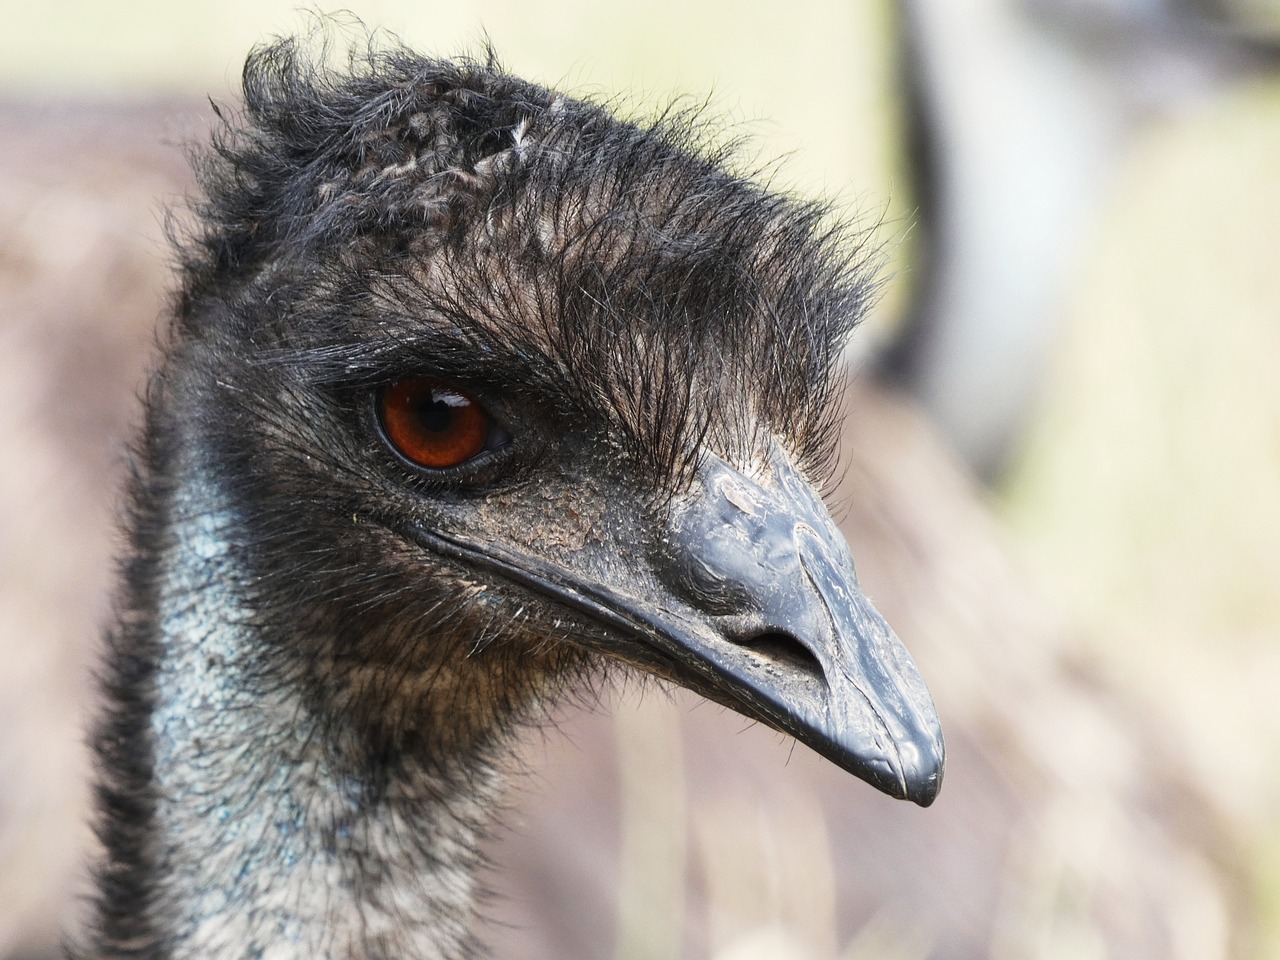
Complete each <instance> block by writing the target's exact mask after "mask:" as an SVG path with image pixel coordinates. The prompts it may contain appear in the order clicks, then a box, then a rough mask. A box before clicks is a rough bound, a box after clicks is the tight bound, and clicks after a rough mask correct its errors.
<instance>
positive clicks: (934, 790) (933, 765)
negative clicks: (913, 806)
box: [902, 733, 946, 807]
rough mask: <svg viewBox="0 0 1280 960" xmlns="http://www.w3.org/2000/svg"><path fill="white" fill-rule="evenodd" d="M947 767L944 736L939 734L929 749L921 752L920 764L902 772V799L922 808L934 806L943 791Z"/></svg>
mask: <svg viewBox="0 0 1280 960" xmlns="http://www.w3.org/2000/svg"><path fill="white" fill-rule="evenodd" d="M945 766H946V749H945V748H944V746H943V743H942V735H941V733H938V734H936V735H935V737H934V739H933V741H932V742H931V743H930V744H929V745H928V747H927V748H925V750H923V751H921V754H920V756H919V760H918V762H917V763H916V764H914V765H913V766H912V767H910V768H908V769H904V770H903V771H902V786H903V793H902V799H904V800H910V801H912V802H913V803H917V804H919V805H920V806H922V807H927V806H929V805H930V804H932V803H933V801H934V800H936V799H937V797H938V793H939V792H940V791H941V790H942V774H943V769H944V767H945Z"/></svg>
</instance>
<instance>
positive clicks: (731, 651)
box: [655, 457, 944, 806]
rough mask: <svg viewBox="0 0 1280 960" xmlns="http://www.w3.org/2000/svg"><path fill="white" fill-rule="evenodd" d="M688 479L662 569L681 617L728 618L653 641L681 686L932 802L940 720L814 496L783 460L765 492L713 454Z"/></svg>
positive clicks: (886, 787)
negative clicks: (691, 486) (682, 608)
mask: <svg viewBox="0 0 1280 960" xmlns="http://www.w3.org/2000/svg"><path fill="white" fill-rule="evenodd" d="M698 480H699V481H700V482H699V483H698V484H697V485H696V487H695V490H694V491H693V492H692V493H691V494H690V495H689V496H688V497H687V498H686V499H685V500H684V501H683V502H682V503H679V504H677V505H676V507H675V509H674V512H673V514H672V519H671V522H670V528H669V529H670V533H669V544H668V545H669V547H670V551H669V553H667V555H666V561H667V562H666V563H665V564H663V563H661V562H660V563H659V566H665V567H666V575H665V576H663V577H662V578H663V579H664V580H665V581H666V582H667V583H668V584H669V586H670V588H671V589H672V592H673V593H674V594H675V595H676V597H678V598H679V599H681V600H683V601H684V602H685V603H686V604H688V605H689V607H691V608H693V609H699V610H702V611H707V610H709V609H710V610H715V609H719V610H723V611H724V612H723V613H719V614H707V613H705V612H704V613H702V615H700V616H699V615H696V614H695V615H694V616H693V617H691V620H692V621H693V622H692V623H690V622H689V621H686V628H685V629H683V630H679V629H677V630H673V629H670V627H668V629H667V630H663V631H661V632H655V640H656V642H657V643H658V644H659V645H660V646H661V647H662V648H663V652H664V653H666V654H667V655H668V656H670V657H671V658H673V659H675V660H676V661H678V662H679V663H680V664H681V665H682V666H683V667H684V670H683V671H681V672H682V674H683V676H681V677H680V679H681V681H682V682H684V683H685V684H686V685H688V686H692V687H694V688H695V689H697V690H698V691H699V692H701V693H702V694H703V695H704V696H707V697H709V698H711V699H714V700H716V701H717V702H720V703H723V704H725V705H727V706H731V707H733V708H734V709H736V710H738V711H739V712H742V713H745V714H747V715H748V716H752V717H756V718H758V719H761V720H763V721H764V722H766V723H768V724H769V725H770V726H772V727H775V728H777V729H779V730H782V731H784V732H786V733H789V734H791V735H792V736H794V737H795V738H796V739H797V740H800V741H801V742H802V743H805V744H807V745H808V746H810V747H812V748H813V749H814V750H815V751H817V752H818V753H819V754H821V755H823V756H825V757H826V758H827V759H829V760H831V761H833V762H834V763H836V764H838V765H839V766H841V767H843V768H844V769H846V770H848V771H850V772H851V773H853V774H855V775H856V776H859V777H861V778H862V779H864V780H866V781H867V782H868V783H870V784H872V785H873V786H875V787H877V788H879V789H880V790H883V791H884V792H885V793H888V794H890V795H892V796H895V797H898V798H900V799H904V800H913V801H915V802H916V803H918V804H920V805H921V806H928V805H929V804H930V803H932V802H933V799H934V797H936V796H937V793H938V790H939V788H940V787H941V785H942V770H943V761H944V748H943V742H942V731H941V729H940V726H939V723H938V716H937V713H936V711H935V710H934V706H933V702H932V700H931V699H930V696H929V692H928V690H926V689H925V685H924V681H923V680H922V679H921V677H920V673H919V671H918V670H917V669H916V666H915V664H914V663H913V662H912V661H911V658H910V656H909V655H908V654H907V651H906V649H905V648H904V647H903V645H902V643H901V642H900V641H899V640H898V638H897V637H896V636H895V635H894V633H893V631H892V630H891V629H890V628H889V626H888V624H886V623H885V621H884V619H883V618H882V617H881V616H880V614H879V613H877V612H876V610H875V608H874V607H872V605H871V603H870V601H869V600H868V599H867V598H866V596H865V595H863V593H862V591H861V590H860V589H859V587H858V580H857V577H856V575H855V574H854V568H853V558H852V556H851V555H850V552H849V548H848V545H847V544H846V543H845V540H844V537H843V536H842V535H841V534H840V532H839V531H838V530H837V529H836V526H835V523H834V521H833V520H832V519H831V515H830V514H829V513H828V512H827V509H826V507H825V506H824V505H823V503H822V501H821V499H820V498H819V497H818V494H817V492H816V491H815V490H814V489H813V488H812V487H811V486H810V485H809V484H808V483H807V482H806V481H805V480H804V479H803V478H801V477H800V476H799V474H797V473H796V471H795V470H794V469H793V468H792V467H791V466H790V464H788V463H787V462H785V461H784V460H782V459H781V458H778V459H776V460H775V462H774V464H773V470H772V476H771V477H767V478H765V479H764V482H757V481H756V480H754V479H751V478H748V477H746V476H744V475H743V474H742V473H740V472H739V471H737V470H735V469H734V468H732V467H730V466H729V465H728V464H726V463H725V462H724V461H722V460H719V459H717V458H714V457H713V458H709V459H708V460H707V461H706V462H705V463H704V465H703V466H702V468H701V470H700V472H699V476H698ZM681 619H684V618H681ZM699 621H700V622H699ZM689 627H693V629H689Z"/></svg>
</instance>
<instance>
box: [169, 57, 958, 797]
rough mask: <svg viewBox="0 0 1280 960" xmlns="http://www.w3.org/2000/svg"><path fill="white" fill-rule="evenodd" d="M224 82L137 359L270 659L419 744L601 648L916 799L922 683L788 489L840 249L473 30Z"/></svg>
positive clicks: (332, 703) (510, 718)
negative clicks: (493, 56)
mask: <svg viewBox="0 0 1280 960" xmlns="http://www.w3.org/2000/svg"><path fill="white" fill-rule="evenodd" d="M245 92H246V110H245V116H244V118H243V121H242V122H240V123H239V124H238V125H231V124H229V125H228V127H227V128H226V129H225V130H224V131H223V133H222V134H221V135H220V136H219V138H218V140H217V141H216V143H215V151H214V154H213V157H212V159H211V160H209V161H208V162H207V163H206V164H205V166H204V169H203V170H202V184H203V188H204V191H205V200H204V202H203V205H202V206H201V207H200V209H199V212H200V214H201V220H200V226H199V228H198V231H197V235H196V237H195V239H194V241H193V242H192V243H190V244H189V245H188V246H187V248H186V251H185V254H186V263H185V286H184V290H183V294H182V297H181V299H180V304H179V307H180V309H179V322H178V324H177V327H176V334H175V340H174V343H173V345H172V346H171V349H170V358H171V359H170V372H169V375H168V379H167V381H166V384H165V386H164V387H163V389H164V390H166V391H167V392H168V393H169V394H170V395H171V399H170V400H169V401H168V405H169V407H170V409H173V410H175V411H176V414H177V415H176V416H175V417H174V418H173V420H174V422H175V423H181V424H182V426H181V428H175V430H180V431H181V432H182V433H183V435H185V436H196V437H199V438H201V443H200V444H199V445H193V446H198V447H199V448H200V449H202V450H204V451H205V453H203V454H201V458H202V459H201V463H202V464H203V467H202V469H204V470H206V471H208V472H210V473H211V475H212V476H214V477H215V478H216V480H217V482H218V484H219V485H220V487H221V488H222V489H224V490H225V491H227V496H228V497H229V498H230V501H231V503H232V505H233V509H232V511H231V512H232V514H233V515H234V516H235V517H236V518H237V521H238V522H239V523H240V524H241V527H242V529H243V531H244V533H243V535H242V538H241V540H240V541H239V542H238V543H237V550H238V552H239V556H240V557H241V558H242V560H243V562H244V564H245V569H246V571H247V573H246V579H245V584H246V590H247V591H248V592H249V593H250V594H251V595H252V596H253V597H254V598H255V599H254V602H253V604H252V605H251V606H252V609H253V610H254V611H255V613H254V616H255V617H257V618H258V619H259V620H260V621H262V622H263V623H267V624H274V625H276V626H277V627H280V628H281V629H277V630H275V631H274V633H273V634H272V635H273V636H275V637H276V638H277V639H275V640H273V641H270V643H269V644H268V647H269V648H268V649H266V650H264V658H266V660H265V661H264V662H271V663H284V664H285V665H286V666H287V669H288V670H290V671H291V673H290V676H293V677H297V678H298V679H300V680H301V681H302V682H304V683H306V684H307V686H308V689H309V690H310V691H311V692H312V702H314V704H315V705H316V709H318V710H321V711H324V712H325V713H326V715H328V716H331V717H334V718H340V719H341V721H342V722H341V723H340V724H339V725H340V726H341V725H342V724H347V725H348V726H350V728H351V729H353V730H356V731H358V737H357V739H360V740H361V742H364V743H367V744H374V745H376V747H377V749H378V750H379V752H380V755H387V756H391V755H395V754H396V753H397V752H399V751H405V750H412V751H415V752H418V753H420V754H423V755H426V756H431V757H443V756H446V755H448V754H450V753H451V752H457V751H459V750H462V751H468V750H480V751H483V750H485V749H489V748H491V747H493V746H495V745H496V744H497V743H498V742H499V740H500V735H501V734H502V733H503V732H504V731H505V730H507V729H508V728H509V727H510V726H511V725H512V723H513V722H514V721H516V720H519V719H522V718H525V717H527V716H528V715H529V714H530V713H533V712H536V711H537V709H538V708H539V705H540V704H542V703H545V702H546V701H548V700H549V699H551V698H552V697H553V696H554V695H555V694H556V693H557V692H559V691H560V690H561V689H562V688H563V687H564V686H565V685H566V683H567V682H569V681H577V680H578V679H580V677H581V675H582V674H584V673H590V672H593V671H597V670H599V669H600V667H601V665H602V664H604V663H608V662H622V663H626V664H630V665H633V666H635V667H638V668H639V669H640V670H642V671H646V672H648V673H650V674H654V675H657V676H659V677H662V678H666V679H668V680H670V681H673V682H675V683H678V684H681V685H683V686H686V687H689V688H692V689H693V690H695V691H697V692H699V693H701V694H703V695H704V696H706V697H709V698H711V699H712V700H715V701H718V702H719V703H721V704H724V705H727V706H729V707H731V708H732V709H734V710H737V711H739V712H741V713H743V714H745V715H746V716H748V717H751V718H754V719H757V720H759V721H762V722H764V723H766V724H768V725H770V726H772V727H774V728H776V729H778V730H781V731H785V732H786V733H789V734H792V735H793V736H795V737H796V738H797V739H799V740H801V741H802V742H804V743H806V744H808V745H810V746H811V747H813V748H814V749H815V750H817V751H818V752H819V753H821V754H823V755H824V756H826V757H828V758H830V759H831V760H833V761H834V762H836V763H838V764H839V765H841V766H842V767H845V768H847V769H848V770H850V771H852V772H854V773H855V774H857V775H858V776H860V777H862V778H864V779H866V780H868V781H869V782H871V783H872V784H874V785H875V786H877V787H879V788H880V789H882V790H884V791H886V792H888V793H891V794H893V795H895V796H898V797H904V798H909V799H912V800H915V801H917V802H919V803H922V804H927V803H929V802H930V801H931V800H932V799H933V797H934V795H935V794H936V792H937V789H938V786H939V784H940V780H941V772H942V757H943V748H942V739H941V734H940V732H939V728H938V723H937V718H936V716H935V714H934V710H933V706H932V704H931V702H930V700H929V696H928V693H927V692H926V690H925V688H924V685H923V683H922V681H921V679H920V677H919V675H918V673H917V671H916V668H915V667H914V665H913V664H912V662H911V661H910V659H909V657H908V656H907V654H906V652H905V650H904V649H903V647H902V645H901V644H900V643H899V641H898V640H897V638H896V637H895V636H894V634H893V633H892V631H891V630H890V629H889V627H888V626H886V624H885V622H884V621H883V620H882V619H881V617H880V616H879V615H878V614H877V613H876V611H875V610H874V609H873V608H872V606H871V604H870V603H869V602H868V601H867V599H866V597H865V596H864V595H863V594H862V593H861V592H860V590H859V588H858V582H857V578H856V576H855V574H854V567H853V561H852V559H851V557H850V554H849V550H848V547H847V546H846V544H845V542H844V540H843V538H842V537H841V535H840V533H839V532H838V531H837V529H836V527H835V525H834V523H833V522H832V519H831V517H830V515H829V514H828V513H827V510H826V509H825V507H824V506H823V505H822V502H821V499H820V497H819V495H818V494H817V493H816V492H815V490H814V487H813V486H812V485H811V483H812V482H813V481H815V480H820V479H821V478H823V477H824V476H825V474H826V472H827V471H828V469H829V460H830V459H831V452H832V448H833V445H834V441H835V436H836V433H835V426H834V423H833V420H832V416H833V401H834V398H835V394H836V392H837V384H838V382H839V359H840V353H841V348H842V345H843V342H844V340H845V338H846V335H847V334H848V332H849V330H850V329H851V327H852V326H853V324H854V322H855V321H856V320H857V319H858V318H859V316H860V315H861V313H862V312H863V310H864V308H865V305H866V302H867V299H868V296H869V289H870V286H871V280H870V278H869V275H868V272H867V269H866V260H867V257H866V255H865V253H864V252H863V251H862V250H861V249H860V248H859V245H858V244H857V243H856V242H851V240H850V237H849V236H848V235H847V234H846V233H844V232H842V231H841V230H839V229H836V228H832V227H830V226H829V225H827V218H826V216H825V211H823V210H822V209H820V208H818V207H815V206H812V205H806V204H803V203H796V202H794V201H792V200H789V199H785V198H782V197H779V196H777V195H774V194H771V193H769V192H767V191H765V190H763V189H762V188H760V187H758V186H756V185H754V184H752V183H750V182H748V181H746V180H744V179H742V178H740V177H738V176H735V175H734V174H733V173H731V172H728V171H727V170H726V169H725V167H724V161H725V159H726V157H725V155H724V154H723V153H721V152H717V151H716V150H715V149H713V148H712V147H710V146H709V145H708V144H707V143H706V142H705V138H702V137H701V136H700V133H699V126H698V123H697V120H696V118H691V117H688V116H684V115H674V116H667V117H665V118H664V119H662V120H659V121H657V122H653V123H649V124H644V125H635V124H632V123H627V122H622V121H620V120H618V119H615V118H614V117H613V116H612V115H610V114H609V113H608V112H607V111H606V110H604V109H602V108H601V107H599V106H595V105H591V104H588V103H584V102H579V101H575V100H572V99H569V98H566V97H564V96H561V95H559V94H556V93H554V92H552V91H550V90H547V89H544V88H542V87H538V86H535V85H532V84H529V83H525V82H523V81H520V80H517V79H514V78H512V77H510V76H506V75H504V74H502V73H501V72H500V71H499V70H497V69H496V68H495V67H494V66H493V65H492V64H481V63H475V62H467V61H461V62H456V61H455V62H442V61H434V60H428V59H422V58H419V57H416V56H415V55H412V54H410V53H407V52H404V51H391V52H381V53H377V54H370V55H369V56H368V57H367V58H366V59H364V60H362V61H360V62H359V63H357V64H356V66H355V69H353V71H352V72H350V73H342V74H338V73H331V72H327V71H325V70H324V69H322V68H319V67H316V66H314V65H311V64H309V63H307V62H306V61H305V59H304V58H303V57H302V56H301V55H300V54H299V53H298V51H297V50H296V48H295V47H294V46H293V45H292V44H290V43H287V42H285V43H281V44H277V45H275V46H274V47H271V48H267V49H265V50H262V51H259V52H258V53H256V54H255V55H254V56H253V57H252V58H251V60H250V62H249V64H248V66H247V67H246V74H245ZM280 637H285V638H286V639H283V640H282V639H279V638H280ZM348 721H349V723H348ZM441 762H443V761H441Z"/></svg>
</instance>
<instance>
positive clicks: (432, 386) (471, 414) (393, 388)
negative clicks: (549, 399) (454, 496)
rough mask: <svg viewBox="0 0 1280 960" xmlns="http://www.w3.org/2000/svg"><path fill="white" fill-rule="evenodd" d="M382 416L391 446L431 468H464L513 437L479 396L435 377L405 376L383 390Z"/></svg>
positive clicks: (408, 457)
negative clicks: (499, 424) (477, 400)
mask: <svg viewBox="0 0 1280 960" xmlns="http://www.w3.org/2000/svg"><path fill="white" fill-rule="evenodd" d="M378 417H379V420H380V421H381V424H382V433H383V436H384V437H385V438H386V441H387V443H388V444H389V445H390V446H391V448H392V449H394V450H395V451H396V452H397V453H399V454H400V456H402V457H404V458H405V459H406V460H408V461H409V462H410V463H413V464H415V465H417V466H419V467H425V468H427V469H430V470H448V469H450V468H453V467H460V466H463V465H465V464H467V463H469V462H471V461H472V460H475V459H476V458H477V457H479V456H480V455H481V454H483V453H485V452H488V451H493V450H498V449H500V448H502V447H503V446H505V445H506V444H507V443H508V442H510V439H511V438H510V436H509V435H508V434H507V432H506V431H505V430H503V429H502V428H501V427H499V426H498V425H497V424H496V423H494V421H493V418H492V417H491V416H490V415H489V413H488V411H486V410H485V409H484V407H482V406H481V405H480V404H479V403H477V402H476V401H475V399H474V398H472V397H471V396H469V395H468V394H466V393H464V392H463V391H462V390H459V389H458V388H457V387H454V386H452V385H450V384H448V383H445V382H443V381H440V380H434V379H432V378H429V377H404V378H402V379H400V380H397V381H395V382H394V383H392V384H390V385H389V386H387V387H386V388H385V389H383V390H382V392H381V394H380V395H379V396H378Z"/></svg>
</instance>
